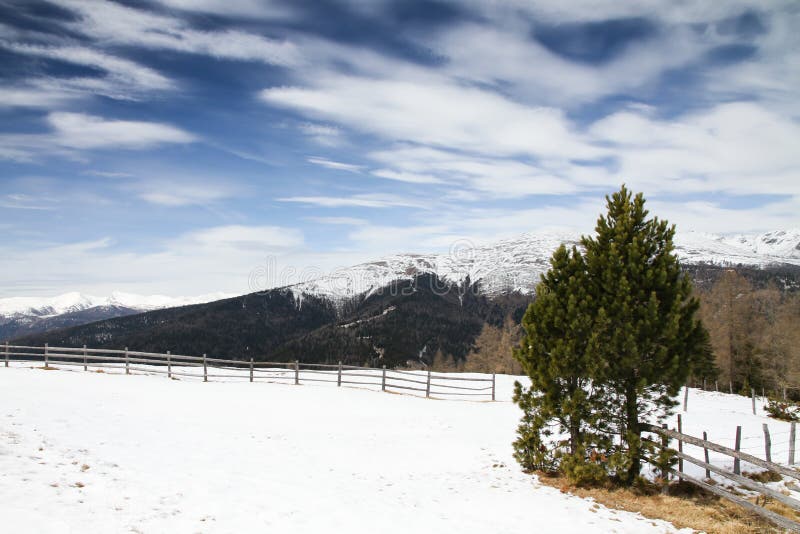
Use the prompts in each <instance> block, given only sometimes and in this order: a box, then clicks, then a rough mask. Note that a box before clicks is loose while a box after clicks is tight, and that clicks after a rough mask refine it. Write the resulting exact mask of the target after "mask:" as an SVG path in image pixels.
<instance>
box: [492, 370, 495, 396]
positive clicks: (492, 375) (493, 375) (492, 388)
mask: <svg viewBox="0 0 800 534" xmlns="http://www.w3.org/2000/svg"><path fill="white" fill-rule="evenodd" d="M494 397H495V395H494V373H492V400H493V401H494Z"/></svg>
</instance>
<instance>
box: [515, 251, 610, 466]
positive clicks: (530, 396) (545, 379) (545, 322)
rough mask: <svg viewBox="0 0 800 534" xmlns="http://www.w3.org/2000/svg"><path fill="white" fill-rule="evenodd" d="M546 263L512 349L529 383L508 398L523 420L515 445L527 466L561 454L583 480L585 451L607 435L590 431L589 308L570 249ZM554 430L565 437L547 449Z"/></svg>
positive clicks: (594, 421)
mask: <svg viewBox="0 0 800 534" xmlns="http://www.w3.org/2000/svg"><path fill="white" fill-rule="evenodd" d="M550 265H551V267H550V270H549V271H548V272H547V273H546V274H544V275H543V276H542V280H541V282H540V283H539V285H538V286H537V288H536V300H535V301H534V302H533V303H532V304H531V305H530V307H529V308H528V310H527V312H526V313H525V316H524V317H523V319H522V326H523V327H524V329H525V334H526V335H525V337H524V339H523V340H522V342H521V343H520V347H519V348H518V349H516V350H515V352H514V357H515V358H516V359H517V360H518V361H519V362H520V364H521V365H522V369H523V371H524V372H525V374H526V375H528V376H529V377H530V379H531V386H530V387H529V388H523V387H522V386H521V385H520V384H517V385H516V390H515V396H514V400H515V402H517V404H518V405H519V406H520V408H522V410H523V412H524V416H523V419H522V422H521V424H520V426H519V429H518V433H519V438H518V439H517V441H516V442H515V443H514V448H515V454H516V456H517V459H518V460H519V461H520V463H521V464H522V465H523V467H525V468H527V469H543V468H548V467H550V466H552V465H555V464H556V463H558V460H559V456H564V455H566V456H567V457H568V458H569V459H568V460H567V462H566V463H567V464H569V465H570V466H573V469H571V470H570V471H572V472H569V473H568V474H569V475H570V476H573V478H582V476H581V475H580V474H579V473H578V471H579V470H582V469H586V468H587V466H586V465H585V462H584V460H585V459H586V458H588V456H589V454H588V453H589V449H590V448H592V450H594V448H596V447H598V446H599V444H600V443H603V442H604V441H605V436H607V434H599V433H598V432H597V430H599V429H600V427H602V426H603V425H604V423H603V418H602V417H601V413H602V410H601V409H598V399H597V398H596V397H597V395H598V392H597V391H596V390H595V389H594V388H593V386H592V376H593V374H595V373H596V369H595V367H596V365H597V363H598V362H597V360H596V359H595V358H593V357H592V350H591V349H592V347H593V343H592V327H593V311H592V310H593V309H594V303H593V300H592V296H591V295H590V294H589V290H590V289H591V285H590V284H589V283H588V282H587V278H586V264H585V262H584V259H583V256H582V255H581V253H580V252H579V251H578V250H577V249H576V248H574V247H573V248H572V249H571V250H569V249H567V248H566V247H565V246H563V245H562V246H561V247H560V248H559V249H558V250H556V252H555V253H554V254H553V257H552V259H551V260H550ZM555 427H557V430H556V428H555ZM554 433H565V434H567V435H568V439H567V440H566V441H565V442H563V443H559V444H557V445H556V446H555V447H553V446H552V445H551V444H550V443H549V438H550V436H552V435H553V434H554ZM595 457H597V455H595ZM562 465H563V462H562Z"/></svg>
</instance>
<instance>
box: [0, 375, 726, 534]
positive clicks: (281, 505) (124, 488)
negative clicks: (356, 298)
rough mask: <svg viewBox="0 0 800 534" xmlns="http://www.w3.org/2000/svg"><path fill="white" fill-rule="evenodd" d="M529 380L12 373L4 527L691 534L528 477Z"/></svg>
mask: <svg viewBox="0 0 800 534" xmlns="http://www.w3.org/2000/svg"><path fill="white" fill-rule="evenodd" d="M512 383H513V377H501V380H500V382H499V384H498V386H499V389H500V391H501V392H503V393H501V395H504V396H502V397H500V398H502V399H506V400H503V401H500V402H495V403H491V402H457V401H447V400H434V399H424V398H419V397H414V396H407V395H397V394H389V393H381V392H379V391H369V390H363V389H357V388H345V387H343V388H341V389H339V388H336V387H323V386H319V385H301V386H294V385H287V384H269V383H254V384H250V383H246V382H245V383H242V382H240V381H239V382H209V383H202V382H198V381H192V380H181V381H171V380H168V379H167V378H165V377H164V376H144V375H132V376H125V375H121V374H111V373H104V374H99V373H92V372H88V373H85V372H83V371H82V370H73V371H68V370H59V371H44V370H41V369H35V368H24V367H11V368H2V367H0V521H2V527H0V530H2V531H4V532H14V533H24V532H37V533H38V532H43V533H46V532H54V533H56V532H57V533H62V532H170V533H181V532H251V531H256V530H260V531H265V532H281V533H284V532H340V531H341V532H349V533H358V532H390V533H391V532H398V533H400V532H402V533H404V534H405V533H408V532H441V533H444V532H459V533H463V534H469V533H481V534H485V533H493V532H498V533H499V532H576V533H577V532H581V533H584V532H674V531H675V529H674V528H673V527H672V526H671V525H669V524H667V523H665V522H661V521H653V520H649V519H645V518H643V517H641V516H638V515H635V514H631V513H627V512H621V511H613V510H609V509H606V508H604V507H602V506H599V505H597V504H595V503H593V502H591V501H588V500H583V499H580V498H577V497H574V496H570V495H566V494H562V493H560V492H559V491H558V490H556V489H553V488H550V487H547V486H542V485H540V484H538V482H537V481H536V479H535V478H534V477H532V476H529V475H525V474H524V473H522V472H521V471H520V469H519V467H518V466H517V464H516V463H515V462H514V461H513V459H512V457H511V447H510V444H511V442H512V440H513V439H514V432H515V428H516V424H517V421H518V418H519V413H518V409H517V407H516V406H514V405H513V404H512V403H510V402H509V401H508V400H507V398H508V394H509V393H510V389H511V384H512ZM691 402H692V399H691V398H690V403H691ZM695 404H697V405H698V406H699V405H700V403H699V402H697V403H695ZM693 407H694V406H693V405H692V404H690V412H691V410H692V408H693ZM736 409H738V408H736ZM698 414H699V408H698ZM737 417H738V416H737ZM689 424H690V423H689V418H688V417H687V427H688V425H689Z"/></svg>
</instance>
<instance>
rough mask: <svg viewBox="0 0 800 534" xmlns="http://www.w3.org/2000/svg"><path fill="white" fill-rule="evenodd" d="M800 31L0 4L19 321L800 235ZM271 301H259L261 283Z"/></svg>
mask: <svg viewBox="0 0 800 534" xmlns="http://www.w3.org/2000/svg"><path fill="white" fill-rule="evenodd" d="M799 26H800V5H798V4H797V3H796V2H791V1H787V2H779V1H775V2H758V1H752V2H749V1H730V2H686V3H684V2H667V1H665V2H635V3H634V2H630V3H628V2H620V1H612V0H608V1H606V0H593V1H583V2H539V1H535V0H532V1H520V0H508V1H506V2H485V1H479V0H461V1H458V2H455V1H453V2H450V1H446V0H441V1H425V2H412V1H390V0H372V1H366V0H324V1H316V2H311V1H282V0H264V1H261V0H136V1H133V0H132V1H125V2H121V1H120V2H114V1H110V0H108V1H106V0H53V1H49V2H38V1H32V0H18V1H15V0H5V1H2V0H0V73H1V74H0V75H1V76H2V84H1V85H0V118H1V119H0V231H2V232H3V239H2V240H1V241H0V254H1V255H2V259H0V266H2V274H0V276H1V277H2V278H1V280H2V286H0V296H14V295H49V294H56V293H60V292H64V291H70V290H79V291H84V292H89V293H98V294H103V293H107V292H109V291H112V290H124V291H131V292H139V293H164V294H168V295H179V294H199V293H205V292H211V291H229V292H245V291H247V290H248V289H250V288H251V286H252V280H253V273H263V270H264V269H267V268H268V269H270V270H271V271H272V272H273V275H271V276H270V277H268V278H269V279H270V280H271V282H270V285H279V284H281V283H284V282H290V281H294V280H296V279H298V278H308V277H309V276H313V275H314V274H317V273H321V272H325V271H329V270H331V269H333V268H336V267H341V266H345V265H348V264H352V263H354V262H358V261H364V260H368V259H371V258H375V257H377V256H380V255H382V254H387V253H392V252H411V251H447V250H448V247H449V246H450V245H451V244H452V243H456V242H459V243H463V240H464V239H467V240H470V241H471V242H475V243H481V242H488V241H493V240H496V239H499V238H503V237H508V236H513V235H516V234H519V233H522V232H532V231H543V230H551V229H562V228H564V229H571V230H577V231H579V232H590V231H591V230H592V228H593V223H594V220H595V219H596V217H597V215H598V213H599V212H600V211H601V209H602V203H603V195H604V194H606V193H608V192H610V191H613V190H615V189H616V188H617V187H618V186H619V184H621V183H623V182H625V183H627V184H628V185H629V186H631V187H632V188H633V189H635V190H637V191H643V192H644V193H645V195H646V196H647V198H648V200H649V204H650V206H651V210H652V211H653V212H654V213H655V214H657V215H659V216H662V217H665V218H667V219H669V220H670V221H671V222H675V223H676V224H677V225H678V228H679V231H681V230H682V231H687V230H698V231H705V232H718V233H738V232H759V231H767V230H773V229H785V228H790V227H797V226H800V99H798V96H800V95H798V87H800V59H799V58H800V36H799V35H798V33H797V32H796V28H797V27H799ZM259 276H260V279H261V280H263V279H264V277H263V276H261V275H259Z"/></svg>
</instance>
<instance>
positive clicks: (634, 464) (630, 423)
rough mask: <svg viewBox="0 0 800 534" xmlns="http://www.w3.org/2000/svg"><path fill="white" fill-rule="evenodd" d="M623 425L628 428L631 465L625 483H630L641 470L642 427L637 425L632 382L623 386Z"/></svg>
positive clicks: (637, 418) (634, 392)
mask: <svg viewBox="0 0 800 534" xmlns="http://www.w3.org/2000/svg"><path fill="white" fill-rule="evenodd" d="M625 425H626V426H627V430H628V432H627V434H628V440H627V441H628V447H629V451H628V454H629V455H630V457H631V466H630V468H629V469H628V472H627V474H626V476H625V483H626V484H628V485H630V484H633V482H634V481H635V480H636V477H638V476H639V473H640V472H641V470H642V458H641V453H642V441H641V436H642V429H641V427H640V426H639V406H638V395H637V393H636V386H635V385H633V384H629V385H627V386H626V387H625Z"/></svg>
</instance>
